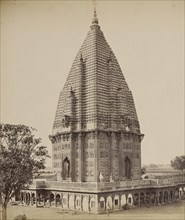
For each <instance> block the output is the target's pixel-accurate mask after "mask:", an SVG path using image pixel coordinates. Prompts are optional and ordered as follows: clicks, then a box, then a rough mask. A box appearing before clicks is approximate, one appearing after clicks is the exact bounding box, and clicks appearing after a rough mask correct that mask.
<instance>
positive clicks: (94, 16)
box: [92, 1, 98, 24]
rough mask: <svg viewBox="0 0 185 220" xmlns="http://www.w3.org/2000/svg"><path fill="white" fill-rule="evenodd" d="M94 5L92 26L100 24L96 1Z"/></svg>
mask: <svg viewBox="0 0 185 220" xmlns="http://www.w3.org/2000/svg"><path fill="white" fill-rule="evenodd" d="M93 4H94V15H93V19H92V24H98V18H97V13H96V1H93Z"/></svg>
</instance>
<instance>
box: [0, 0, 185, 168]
mask: <svg viewBox="0 0 185 220" xmlns="http://www.w3.org/2000/svg"><path fill="white" fill-rule="evenodd" d="M96 10H97V14H98V19H99V25H100V27H101V30H102V31H103V33H104V35H105V38H106V40H107V42H108V43H109V45H110V46H111V48H112V50H113V51H114V54H115V55H116V57H117V59H118V62H119V64H120V66H121V69H122V71H123V74H124V76H125V79H126V81H127V83H128V86H129V88H130V90H131V91H132V94H133V97H134V101H135V105H136V110H137V114H138V118H139V121H140V126H141V131H142V133H143V134H145V137H144V139H143V141H142V164H151V163H155V164H169V163H170V160H171V159H173V158H174V157H175V156H177V155H182V154H184V1H96ZM92 15H93V3H92V1H52V0H50V1H44V0H42V1H39V0H37V1H31V0H29V1H26V0H24V1H20V0H19V1H16V0H14V1H8V0H7V1H1V59H0V61H1V122H2V123H11V124H25V125H29V126H32V127H35V128H36V129H37V131H38V136H39V137H41V138H42V140H43V142H42V143H43V144H44V145H46V146H47V147H48V150H49V152H50V153H51V143H50V141H49V138H48V135H50V134H51V133H52V125H53V122H54V117H55V112H56V107H57V102H58V98H59V93H60V91H61V90H62V88H63V85H64V83H65V81H66V78H67V76H68V74H69V71H70V68H71V66H72V63H73V61H74V58H75V56H76V54H77V52H78V50H79V49H80V46H81V45H82V43H83V40H84V39H85V37H86V35H87V32H88V30H89V29H90V25H91V20H92ZM48 165H50V162H48Z"/></svg>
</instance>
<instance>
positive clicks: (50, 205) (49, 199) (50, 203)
mask: <svg viewBox="0 0 185 220" xmlns="http://www.w3.org/2000/svg"><path fill="white" fill-rule="evenodd" d="M50 206H51V193H49V207H50Z"/></svg>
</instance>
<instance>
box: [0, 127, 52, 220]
mask: <svg viewBox="0 0 185 220" xmlns="http://www.w3.org/2000/svg"><path fill="white" fill-rule="evenodd" d="M35 131H36V129H33V128H31V127H28V126H25V125H10V124H0V140H1V141H0V204H1V210H2V213H1V215H2V220H6V219H7V204H8V202H9V200H10V199H11V198H12V197H13V196H14V195H15V194H16V193H19V192H20V190H21V189H25V188H27V187H28V186H29V184H31V182H32V180H33V177H34V175H35V174H36V173H37V172H38V170H39V169H44V168H45V159H46V157H49V155H48V151H47V149H46V147H45V146H41V145H40V142H41V139H40V138H36V137H35V134H34V132H35Z"/></svg>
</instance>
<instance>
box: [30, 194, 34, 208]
mask: <svg viewBox="0 0 185 220" xmlns="http://www.w3.org/2000/svg"><path fill="white" fill-rule="evenodd" d="M32 194H33V192H31V195H30V200H31V205H33V196H32Z"/></svg>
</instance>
